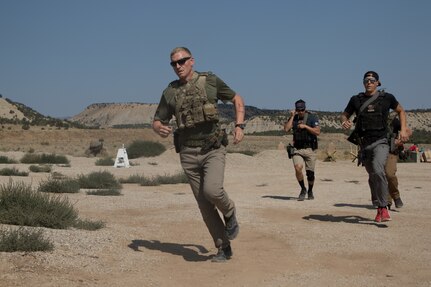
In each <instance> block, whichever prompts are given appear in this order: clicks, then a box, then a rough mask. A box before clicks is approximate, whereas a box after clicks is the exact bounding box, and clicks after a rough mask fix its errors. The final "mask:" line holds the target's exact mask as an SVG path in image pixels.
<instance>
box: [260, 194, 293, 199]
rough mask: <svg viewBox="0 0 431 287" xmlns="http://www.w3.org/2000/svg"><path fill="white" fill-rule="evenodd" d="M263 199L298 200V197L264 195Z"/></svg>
mask: <svg viewBox="0 0 431 287" xmlns="http://www.w3.org/2000/svg"><path fill="white" fill-rule="evenodd" d="M262 198H272V199H279V200H297V199H298V198H297V197H292V196H280V195H263V196H262Z"/></svg>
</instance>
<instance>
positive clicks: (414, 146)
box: [409, 143, 419, 152]
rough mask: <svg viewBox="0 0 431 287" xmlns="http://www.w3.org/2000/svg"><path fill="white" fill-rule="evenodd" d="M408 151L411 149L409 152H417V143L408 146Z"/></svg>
mask: <svg viewBox="0 0 431 287" xmlns="http://www.w3.org/2000/svg"><path fill="white" fill-rule="evenodd" d="M409 151H411V152H418V151H419V147H418V145H417V144H416V143H414V144H412V145H411V146H410V147H409Z"/></svg>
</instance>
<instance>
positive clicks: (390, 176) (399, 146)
mask: <svg viewBox="0 0 431 287" xmlns="http://www.w3.org/2000/svg"><path fill="white" fill-rule="evenodd" d="M391 116H392V115H391ZM392 117H393V119H392V120H390V124H389V128H390V129H391V131H390V132H391V133H392V137H391V138H392V140H393V143H391V144H390V149H389V154H388V159H387V161H386V165H385V172H386V179H387V180H388V189H389V196H388V208H389V209H391V206H392V201H393V202H394V204H395V207H396V208H401V207H403V206H404V203H403V201H402V200H401V195H400V191H399V189H398V177H397V175H396V173H397V162H398V159H399V157H400V153H401V151H403V150H404V143H403V142H402V141H401V140H400V137H399V132H400V129H401V123H400V120H399V119H398V117H396V116H392ZM407 135H408V136H409V137H410V136H411V135H412V130H411V129H409V128H407ZM374 203H377V200H376V199H374V200H373V204H374Z"/></svg>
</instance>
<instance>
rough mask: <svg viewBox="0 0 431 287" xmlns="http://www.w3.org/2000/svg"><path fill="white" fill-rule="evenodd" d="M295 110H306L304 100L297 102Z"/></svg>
mask: <svg viewBox="0 0 431 287" xmlns="http://www.w3.org/2000/svg"><path fill="white" fill-rule="evenodd" d="M295 109H297V110H305V102H304V101H303V100H297V101H296V102H295Z"/></svg>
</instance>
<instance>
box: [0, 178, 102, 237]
mask: <svg viewBox="0 0 431 287" xmlns="http://www.w3.org/2000/svg"><path fill="white" fill-rule="evenodd" d="M0 223H3V224H11V225H19V226H33V227H47V228H54V229H67V228H69V227H75V228H80V229H88V230H95V229H99V228H102V227H103V226H104V223H103V222H101V221H94V222H93V221H89V220H81V219H79V218H78V212H77V211H76V210H75V209H74V207H73V204H72V203H70V201H69V200H68V198H67V197H64V196H61V195H53V194H51V193H44V192H39V191H35V190H33V189H32V188H31V186H30V185H28V184H25V183H23V182H18V183H15V182H13V181H9V183H8V184H3V185H1V186H0Z"/></svg>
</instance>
